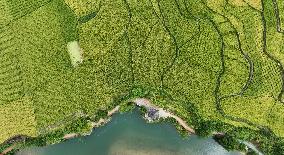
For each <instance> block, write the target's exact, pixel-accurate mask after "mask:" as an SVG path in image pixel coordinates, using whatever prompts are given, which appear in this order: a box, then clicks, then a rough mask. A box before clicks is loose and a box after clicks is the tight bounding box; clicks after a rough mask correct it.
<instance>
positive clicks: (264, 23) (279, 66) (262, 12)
mask: <svg viewBox="0 0 284 155" xmlns="http://www.w3.org/2000/svg"><path fill="white" fill-rule="evenodd" d="M261 5H262V10H261V17H262V19H261V21H262V26H263V32H262V33H263V39H262V41H263V53H264V54H265V55H266V56H267V57H268V58H269V59H271V60H272V61H274V62H275V63H276V64H277V66H278V68H279V70H280V74H281V81H282V88H281V91H280V93H279V95H278V97H277V99H278V101H279V102H281V103H282V104H284V101H282V96H283V93H284V67H283V64H282V63H281V62H280V61H279V60H278V59H276V58H275V57H274V56H273V55H271V54H270V53H269V52H268V51H267V42H266V40H267V39H266V33H267V31H266V28H267V27H266V19H265V15H264V12H265V8H264V1H263V0H261ZM278 26H279V25H278ZM277 30H278V28H277Z"/></svg>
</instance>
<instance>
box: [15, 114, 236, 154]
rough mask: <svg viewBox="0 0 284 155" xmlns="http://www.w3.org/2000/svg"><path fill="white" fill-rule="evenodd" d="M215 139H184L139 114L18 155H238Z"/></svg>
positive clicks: (118, 116) (119, 116)
mask: <svg viewBox="0 0 284 155" xmlns="http://www.w3.org/2000/svg"><path fill="white" fill-rule="evenodd" d="M239 154H240V153H239V152H237V151H233V152H228V151H226V150H225V149H224V148H223V147H222V146H220V145H219V144H218V143H216V142H215V141H214V140H213V139H212V138H201V137H198V136H189V137H188V138H182V137H180V136H179V134H178V132H177V131H176V129H175V127H174V126H173V125H171V124H168V123H155V124H148V123H146V121H145V120H144V119H143V118H142V117H141V114H140V112H139V111H138V110H134V111H133V112H130V113H125V114H116V115H114V116H113V118H112V121H111V122H109V123H108V124H106V125H105V126H103V127H100V128H97V129H95V130H94V132H93V133H92V134H91V135H90V136H86V137H79V138H75V139H71V140H68V141H66V142H62V143H60V144H55V145H50V146H46V147H40V148H39V147H36V148H29V149H26V150H23V151H20V152H18V153H17V155H239Z"/></svg>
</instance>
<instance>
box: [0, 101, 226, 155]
mask: <svg viewBox="0 0 284 155" xmlns="http://www.w3.org/2000/svg"><path fill="white" fill-rule="evenodd" d="M128 102H129V103H133V104H134V105H135V106H138V107H144V108H145V109H146V110H147V112H146V113H145V119H146V120H148V121H153V118H152V117H151V116H150V115H151V113H152V112H153V111H154V115H153V116H155V119H157V120H159V119H163V118H173V119H175V120H176V121H177V123H178V125H180V126H181V127H182V128H184V129H185V130H186V131H187V132H188V133H189V134H196V131H195V130H194V129H193V128H192V127H190V126H189V125H188V124H187V123H186V121H184V120H183V119H181V118H180V117H179V116H177V115H175V114H173V113H170V112H168V111H167V110H165V109H163V108H160V107H158V106H156V105H154V104H152V103H151V101H150V100H149V99H147V98H136V99H131V100H129V101H128ZM120 109H121V106H120V105H118V106H116V107H114V108H113V109H111V110H109V111H108V112H107V117H106V118H100V119H99V120H98V121H97V122H92V123H91V127H92V129H93V128H98V127H101V126H102V125H104V124H106V123H108V122H109V121H110V120H111V116H112V115H113V114H115V113H117V112H119V111H120ZM92 132H93V131H90V132H89V133H87V134H81V135H83V136H85V135H90V134H91V133H92ZM212 134H213V135H216V134H220V133H219V132H215V133H212ZM223 134H224V133H223ZM78 136H80V134H79V133H68V134H65V135H64V136H63V137H62V139H65V140H68V139H72V138H75V137H78ZM13 147H14V146H13ZM12 149H13V148H12ZM12 149H9V148H7V149H6V150H5V151H6V152H3V153H7V152H9V151H11V150H12ZM3 153H2V154H3Z"/></svg>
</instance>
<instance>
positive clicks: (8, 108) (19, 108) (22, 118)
mask: <svg viewBox="0 0 284 155" xmlns="http://www.w3.org/2000/svg"><path fill="white" fill-rule="evenodd" d="M0 114H1V115H0V120H1V121H0V133H1V134H0V142H3V141H5V140H7V139H9V138H10V137H13V136H15V135H28V136H32V137H34V136H37V130H36V119H35V115H34V107H33V104H32V102H31V100H30V99H28V98H24V99H21V100H17V101H14V102H12V103H9V104H7V105H0Z"/></svg>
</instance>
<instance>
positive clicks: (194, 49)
mask: <svg viewBox="0 0 284 155" xmlns="http://www.w3.org/2000/svg"><path fill="white" fill-rule="evenodd" d="M4 2H6V1H4ZM4 2H1V3H3V5H4V6H7V5H9V7H8V6H7V7H5V9H6V10H4V11H2V12H1V11H0V13H1V14H3V15H4V16H3V17H4V18H3V19H2V18H1V20H0V25H5V26H3V28H2V29H0V32H1V33H0V36H1V39H0V62H1V63H0V67H1V68H0V79H3V82H2V81H1V82H0V106H3V107H4V106H5V108H9V105H11V106H12V105H13V104H14V103H15V102H17V101H19V100H21V99H22V98H23V96H25V98H26V97H28V98H29V100H27V101H25V103H26V104H28V105H29V107H31V108H30V110H32V111H34V114H33V115H31V116H34V122H35V123H34V126H33V128H32V129H30V130H31V131H33V132H31V133H33V134H34V133H40V132H41V131H42V129H44V128H47V127H50V128H54V129H56V128H57V125H56V124H59V123H60V122H63V121H64V120H66V119H68V118H69V119H70V118H71V119H72V118H74V119H75V117H76V118H77V115H78V114H80V113H82V112H83V114H84V115H85V116H89V117H91V118H96V119H97V117H96V116H100V115H99V113H100V112H101V111H102V110H103V111H106V110H109V109H111V108H113V107H114V106H115V105H117V104H119V103H120V101H122V100H124V99H125V98H123V97H126V98H127V97H141V96H146V97H149V98H150V99H151V100H152V101H153V103H154V104H157V105H159V106H161V107H164V108H165V109H167V110H169V111H172V112H173V113H175V114H177V115H179V116H181V117H182V118H183V119H185V120H187V121H188V122H189V123H190V124H192V125H193V126H194V127H195V128H196V129H197V130H198V131H201V130H202V128H203V127H206V128H207V127H208V129H204V133H205V132H206V133H207V134H210V133H211V132H214V131H226V132H228V133H231V134H234V136H235V137H238V138H245V139H247V140H252V139H254V138H253V137H248V136H246V135H247V134H248V133H254V134H253V135H258V136H259V135H261V136H259V137H257V138H259V141H260V142H262V143H261V144H265V145H269V146H267V148H269V149H270V148H273V147H270V146H274V147H275V146H277V145H278V143H277V142H278V141H277V140H276V142H275V143H273V144H267V142H268V141H269V140H271V139H270V138H271V137H272V138H273V136H267V135H266V134H262V131H263V128H265V127H268V128H269V129H270V130H271V131H272V132H271V133H270V134H272V135H273V134H275V135H276V137H284V130H283V126H282V125H283V124H284V122H283V116H282V114H283V110H284V108H283V103H281V102H279V100H278V96H279V94H280V91H281V89H282V82H283V81H282V79H281V76H280V70H279V65H278V64H277V61H278V60H279V62H281V63H282V62H283V63H284V57H283V55H282V54H281V53H282V52H283V34H282V33H278V32H276V20H275V16H274V10H273V5H272V3H270V2H267V1H265V3H264V6H263V7H264V8H265V12H264V14H262V13H261V11H262V10H261V9H259V5H260V4H256V3H255V4H254V3H252V2H250V3H246V2H243V3H241V4H239V2H238V1H237V0H235V1H230V2H229V3H226V1H222V0H219V1H205V0H193V1H184V0H173V1H166V0H165V1H155V0H152V1H150V0H142V1H134V0H121V1H110V0H107V1H100V2H97V1H92V2H91V1H84V2H83V1H73V0H66V1H65V3H66V4H65V3H64V1H51V2H48V3H47V1H44V2H42V3H40V2H39V1H36V2H34V3H35V4H34V3H31V2H28V1H24V2H23V3H18V4H17V5H16V3H15V1H11V2H9V4H6V3H5V4H4ZM12 4H13V5H12ZM248 4H249V5H248ZM30 5H33V7H29V6H30ZM20 8H23V9H20ZM19 10H20V11H19ZM262 15H264V18H266V21H267V22H266V25H264V23H263V22H262V20H263V16H262ZM252 19H253V20H252ZM265 26H266V29H264V28H265ZM264 30H266V31H265V32H266V33H263V31H264ZM263 34H267V36H266V37H267V38H266V45H267V50H265V49H264V47H265V46H264V43H265V39H264V38H263ZM74 40H77V41H79V43H80V46H81V48H82V49H83V53H84V55H83V56H84V61H83V63H82V64H80V65H78V66H77V67H76V68H73V66H72V65H71V63H70V58H69V55H68V52H67V43H68V42H70V41H74ZM265 51H267V53H266V52H265ZM269 55H271V56H269ZM2 62H3V63H2ZM124 104H126V103H125V102H124ZM15 110H17V109H15ZM6 111H7V110H6ZM29 113H31V112H26V113H24V115H25V116H30V115H29ZM5 115H6V113H5ZM2 120H4V118H1V121H2ZM67 125H68V123H67V124H63V125H61V126H60V128H62V126H63V128H64V126H67ZM16 127H17V125H15V126H14V128H16ZM21 127H22V126H21ZM237 127H238V128H237ZM35 128H36V132H35V130H34V129H35ZM3 129H5V128H3ZM235 129H236V130H237V131H242V132H240V133H239V134H238V133H235V132H234V131H235ZM265 129H266V128H265ZM270 130H269V131H270ZM13 131H15V132H17V131H18V130H15V129H13ZM47 132H48V131H47ZM15 134H16V133H15ZM33 134H30V135H33ZM201 134H202V133H201ZM5 135H6V137H7V135H8V136H10V134H5ZM255 138H256V137H255ZM2 139H3V140H4V138H2ZM269 149H266V151H268V152H269ZM270 151H271V150H270Z"/></svg>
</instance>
